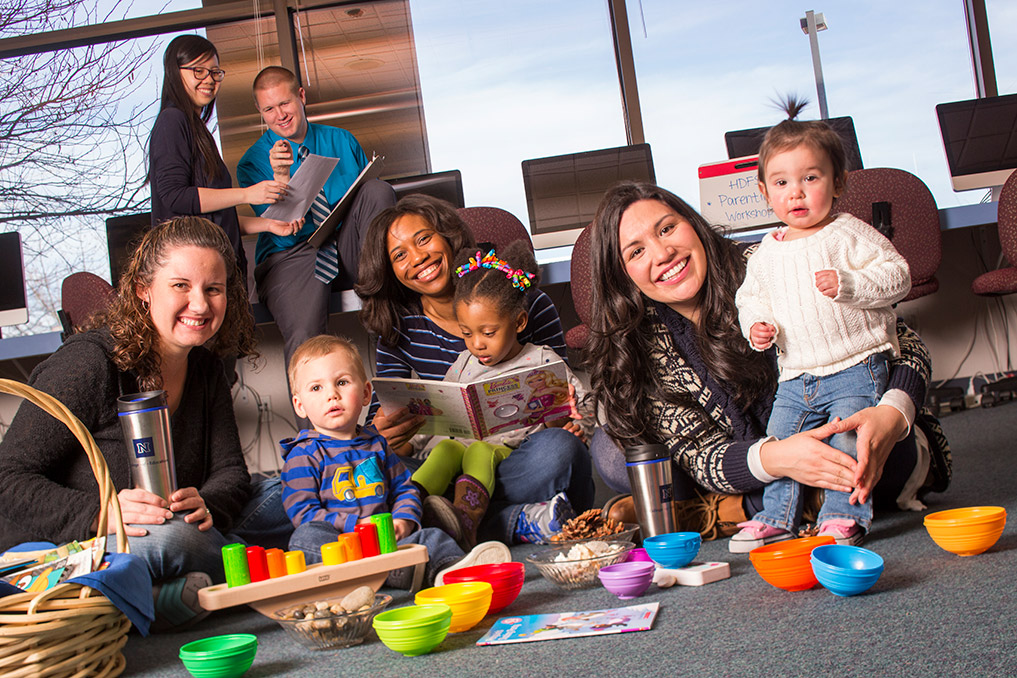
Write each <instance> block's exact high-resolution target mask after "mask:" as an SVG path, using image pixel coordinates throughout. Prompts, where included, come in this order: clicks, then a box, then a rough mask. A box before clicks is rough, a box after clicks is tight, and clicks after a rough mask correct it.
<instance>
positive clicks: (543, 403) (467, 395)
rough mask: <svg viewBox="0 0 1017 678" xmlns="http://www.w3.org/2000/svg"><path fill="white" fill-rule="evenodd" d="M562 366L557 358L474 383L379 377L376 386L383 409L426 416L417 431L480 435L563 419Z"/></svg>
mask: <svg viewBox="0 0 1017 678" xmlns="http://www.w3.org/2000/svg"><path fill="white" fill-rule="evenodd" d="M566 370H567V368H566V367H565V363H564V362H562V361H560V360H559V361H555V362H550V363H545V364H542V365H539V366H537V367H532V368H531V367H524V368H520V369H519V370H514V371H512V372H506V373H504V374H500V375H498V376H496V377H492V378H490V379H485V380H481V381H477V382H472V383H460V382H449V381H430V380H426V379H395V378H385V377H379V378H376V379H375V380H374V388H375V391H376V392H377V394H378V400H379V401H380V402H381V406H382V407H383V408H384V409H385V411H387V412H391V411H394V410H397V409H400V408H402V407H405V408H407V409H408V410H409V411H410V413H412V414H415V415H420V416H422V417H425V418H426V421H425V423H424V425H423V427H422V428H421V430H420V433H423V434H427V435H442V436H456V437H470V438H474V439H476V440H484V439H486V438H490V437H491V436H500V435H504V434H505V433H507V432H510V431H513V430H516V429H521V428H526V427H530V426H534V425H536V424H540V423H545V422H552V421H556V420H558V419H564V418H567V417H568V416H569V414H570V413H571V411H572V406H571V404H570V402H569V382H568V375H567V372H566Z"/></svg>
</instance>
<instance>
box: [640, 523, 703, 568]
mask: <svg viewBox="0 0 1017 678" xmlns="http://www.w3.org/2000/svg"><path fill="white" fill-rule="evenodd" d="M702 543H703V538H702V537H701V536H700V535H699V533H698V532H669V533H667V534H658V535H655V536H653V537H647V538H646V539H644V540H643V548H644V549H646V553H647V554H648V555H649V556H650V558H652V559H653V562H655V563H657V564H658V565H660V566H661V567H685V566H686V565H688V564H689V563H691V562H692V559H693V558H695V557H696V554H697V553H699V547H700V545H701V544H702Z"/></svg>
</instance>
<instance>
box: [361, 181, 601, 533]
mask: <svg viewBox="0 0 1017 678" xmlns="http://www.w3.org/2000/svg"><path fill="white" fill-rule="evenodd" d="M476 247H477V244H476V242H475V240H474V238H473V234H472V233H471V232H470V230H469V229H468V228H467V226H466V224H465V223H463V220H462V219H461V218H460V217H459V215H458V214H457V212H456V210H455V208H454V207H453V206H452V205H450V204H449V203H447V202H445V201H443V200H437V199H435V198H430V197H428V196H423V195H409V196H406V197H405V198H403V199H402V200H400V201H399V202H398V203H396V205H395V207H391V208H389V209H387V210H385V211H384V212H381V213H380V214H379V215H378V216H377V217H375V219H374V221H373V222H371V227H370V229H369V230H368V232H367V237H366V241H365V246H364V251H363V253H362V254H361V258H360V279H359V282H358V283H357V286H356V288H355V289H356V292H357V294H358V295H359V296H360V298H361V300H362V302H363V308H362V309H361V312H360V321H361V323H362V324H363V325H364V327H366V328H367V330H368V331H370V332H372V333H374V334H376V335H378V351H377V354H376V365H375V373H376V375H377V376H379V377H411V376H413V375H416V376H417V377H419V378H421V379H433V380H437V381H440V380H441V379H443V378H444V377H445V374H446V372H447V371H448V369H449V368H450V367H451V366H452V364H453V363H454V362H455V361H456V359H457V358H458V357H459V355H460V354H461V353H462V352H463V351H465V350H466V342H465V341H464V340H463V334H462V330H461V329H460V326H459V322H458V321H457V318H456V313H455V307H454V304H453V293H454V285H453V284H452V279H453V274H454V266H453V259H454V257H455V255H456V254H457V253H458V252H460V251H461V250H464V249H468V250H469V249H472V250H473V251H474V252H476ZM525 308H526V312H527V317H528V321H527V324H526V327H525V328H524V329H523V331H522V332H520V333H519V335H518V337H519V341H520V342H521V343H523V344H525V343H531V344H536V345H538V346H548V347H549V348H551V349H552V350H554V351H556V352H557V353H558V354H559V355H560V356H562V358H563V359H564V358H565V339H564V337H563V336H562V331H561V322H560V321H559V318H558V311H557V309H555V307H554V304H553V303H552V302H551V300H550V299H549V298H548V296H547V295H546V294H544V293H543V292H541V291H540V290H538V289H536V288H533V287H531V288H529V289H528V290H527V292H526V299H525ZM369 416H371V417H373V424H374V426H375V427H376V428H377V429H378V432H379V433H381V435H383V436H384V437H385V438H386V440H387V441H388V443H389V445H390V446H391V447H392V449H393V450H394V451H395V452H396V453H398V454H400V455H402V456H403V457H404V461H405V462H406V464H407V465H408V466H410V467H411V468H417V467H418V466H419V465H420V464H421V463H422V459H423V456H424V455H426V454H427V450H426V449H415V448H414V446H413V441H412V438H413V435H414V434H415V433H416V432H417V430H418V429H419V428H420V426H421V424H422V423H423V420H422V419H419V418H417V417H415V416H412V415H411V414H410V413H409V412H407V411H406V409H405V408H404V409H403V410H400V411H398V412H386V411H383V410H378V409H377V405H375V407H373V408H372V410H371V413H370V415H369ZM593 495H594V488H593V476H592V468H591V466H590V456H589V452H588V451H587V448H586V445H584V444H583V443H582V442H581V441H580V440H579V439H578V438H576V437H575V436H574V435H572V434H571V433H569V432H568V431H565V430H564V429H549V430H547V431H545V432H544V433H543V434H542V435H541V436H540V437H532V436H531V437H530V438H529V439H528V442H527V443H524V444H523V445H522V446H521V447H520V448H518V449H517V450H516V451H515V452H513V453H512V455H511V456H510V457H509V458H508V459H506V460H505V461H503V462H501V464H499V465H498V469H497V473H496V489H495V491H494V492H493V493H492V495H491V503H490V506H489V508H488V511H487V515H486V517H485V519H484V522H483V523H482V524H481V533H482V534H484V535H486V536H485V537H484V538H485V540H497V541H501V542H504V543H506V544H512V543H513V542H514V541H519V540H520V539H530V540H533V535H534V533H535V532H537V533H541V535H542V536H546V535H544V534H543V533H545V532H547V531H548V530H549V529H551V530H552V531H554V530H555V528H557V527H558V526H559V522H560V521H559V520H558V518H559V517H561V516H568V515H570V514H571V511H572V510H573V509H574V510H575V511H583V510H585V509H587V508H589V507H590V505H591V504H592V503H593ZM564 500H567V504H566V501H564Z"/></svg>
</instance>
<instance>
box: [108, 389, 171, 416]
mask: <svg viewBox="0 0 1017 678" xmlns="http://www.w3.org/2000/svg"><path fill="white" fill-rule="evenodd" d="M168 406H169V405H168V401H167V400H166V391H144V392H142V393H131V394H129V395H123V396H120V397H119V398H117V412H118V413H119V414H135V413H137V412H148V411H151V410H158V409H164V408H166V407H168Z"/></svg>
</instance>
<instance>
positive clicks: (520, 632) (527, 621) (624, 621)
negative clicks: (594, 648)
mask: <svg viewBox="0 0 1017 678" xmlns="http://www.w3.org/2000/svg"><path fill="white" fill-rule="evenodd" d="M659 607H660V603H644V604H642V605H630V606H628V607H613V608H610V609H607V610H587V611H585V612H558V613H555V614H530V615H525V616H521V617H502V618H501V619H499V620H498V621H496V622H495V623H494V625H493V626H491V630H489V631H488V632H487V633H485V634H484V635H483V637H482V638H481V639H480V640H478V641H477V645H502V644H505V643H530V642H533V641H535V640H559V639H561V638H579V637H581V636H602V635H606V634H610V633H629V632H631V631H649V630H650V628H652V627H653V620H654V619H655V618H656V617H657V610H658V608H659Z"/></svg>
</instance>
